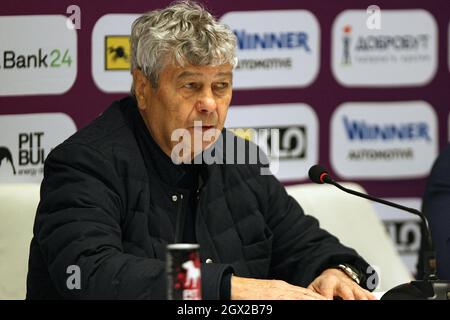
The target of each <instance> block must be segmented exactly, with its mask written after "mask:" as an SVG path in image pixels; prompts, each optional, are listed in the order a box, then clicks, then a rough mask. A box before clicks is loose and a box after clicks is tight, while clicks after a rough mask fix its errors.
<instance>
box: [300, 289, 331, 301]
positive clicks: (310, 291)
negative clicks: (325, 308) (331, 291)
mask: <svg viewBox="0 0 450 320" xmlns="http://www.w3.org/2000/svg"><path fill="white" fill-rule="evenodd" d="M301 290H302V293H303V294H304V295H306V296H307V297H312V298H314V300H326V299H327V298H326V297H324V296H323V295H321V294H319V293H317V291H316V290H315V289H314V287H311V286H310V287H308V288H301Z"/></svg>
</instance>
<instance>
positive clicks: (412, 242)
mask: <svg viewBox="0 0 450 320" xmlns="http://www.w3.org/2000/svg"><path fill="white" fill-rule="evenodd" d="M386 200H389V201H392V202H394V203H398V204H401V205H404V206H407V207H410V208H415V209H417V210H420V207H421V202H422V201H421V199H420V198H389V199H386ZM374 207H375V210H376V211H377V214H378V216H379V217H380V219H381V220H382V221H383V223H384V225H385V227H386V231H387V233H388V234H389V237H390V238H391V239H392V242H393V243H394V245H395V247H396V249H397V252H398V253H399V255H400V258H401V259H402V260H403V262H404V263H405V265H406V266H407V268H408V269H409V271H410V272H411V274H415V273H416V271H417V270H416V269H417V268H416V267H417V258H418V254H419V250H420V241H421V231H420V218H419V217H414V216H410V215H407V214H405V213H403V212H402V211H399V210H397V209H395V208H390V207H387V206H384V205H382V204H378V203H374Z"/></svg>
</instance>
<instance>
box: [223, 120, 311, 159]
mask: <svg viewBox="0 0 450 320" xmlns="http://www.w3.org/2000/svg"><path fill="white" fill-rule="evenodd" d="M230 130H231V131H232V132H233V133H234V134H235V135H237V136H238V137H241V138H243V139H246V140H249V141H252V142H254V143H256V144H257V145H259V146H260V148H262V149H263V150H264V153H265V154H267V155H268V156H269V157H272V158H273V157H275V156H276V157H277V159H279V160H287V159H305V158H306V152H307V148H306V137H307V134H306V130H307V128H306V127H305V126H291V127H277V128H230ZM273 130H275V131H276V133H275V134H273V133H271V131H273ZM273 139H276V141H272V140H273Z"/></svg>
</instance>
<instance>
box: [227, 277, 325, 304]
mask: <svg viewBox="0 0 450 320" xmlns="http://www.w3.org/2000/svg"><path fill="white" fill-rule="evenodd" d="M247 299H249V300H325V298H324V297H323V296H321V295H320V294H317V293H315V292H314V291H313V290H310V289H306V288H302V287H297V286H293V285H291V284H289V283H287V282H284V281H281V280H262V279H251V278H241V277H236V276H232V277H231V300H247Z"/></svg>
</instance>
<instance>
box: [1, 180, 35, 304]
mask: <svg viewBox="0 0 450 320" xmlns="http://www.w3.org/2000/svg"><path fill="white" fill-rule="evenodd" d="M39 189H40V185H39V184H37V183H18V184H13V183H11V184H6V183H5V184H0V300H2V299H8V300H9V299H11V300H13V299H24V298H25V295H26V278H27V272H28V254H29V250H30V242H31V238H32V236H33V223H34V217H35V214H36V208H37V205H38V203H39Z"/></svg>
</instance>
